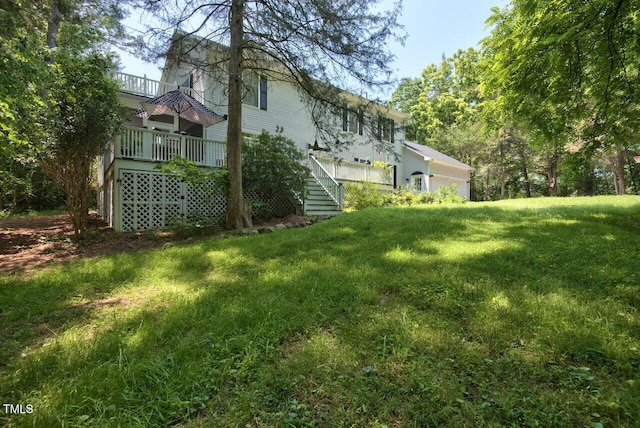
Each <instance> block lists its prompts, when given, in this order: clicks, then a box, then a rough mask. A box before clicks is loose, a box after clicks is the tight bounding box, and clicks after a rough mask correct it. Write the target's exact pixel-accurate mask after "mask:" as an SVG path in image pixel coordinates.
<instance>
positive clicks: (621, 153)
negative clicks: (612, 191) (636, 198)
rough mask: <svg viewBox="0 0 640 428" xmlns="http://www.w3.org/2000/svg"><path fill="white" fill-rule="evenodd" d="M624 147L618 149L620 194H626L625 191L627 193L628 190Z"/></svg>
mask: <svg viewBox="0 0 640 428" xmlns="http://www.w3.org/2000/svg"><path fill="white" fill-rule="evenodd" d="M624 152H625V150H624V147H621V148H620V150H618V156H617V162H616V166H617V167H618V168H617V169H618V174H617V175H618V195H624V194H625V193H627V191H626V186H625V183H624V163H625V162H624V158H625V156H624Z"/></svg>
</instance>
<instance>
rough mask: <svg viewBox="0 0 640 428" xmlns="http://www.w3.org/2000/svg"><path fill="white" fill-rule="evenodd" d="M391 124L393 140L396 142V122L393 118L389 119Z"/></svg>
mask: <svg viewBox="0 0 640 428" xmlns="http://www.w3.org/2000/svg"><path fill="white" fill-rule="evenodd" d="M389 126H391V142H392V143H395V142H396V122H395V121H394V120H393V119H390V120H389Z"/></svg>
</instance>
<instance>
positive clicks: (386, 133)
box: [378, 116, 396, 143]
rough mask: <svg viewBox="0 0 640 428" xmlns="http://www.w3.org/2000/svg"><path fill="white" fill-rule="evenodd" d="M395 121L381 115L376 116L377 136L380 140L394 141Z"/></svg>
mask: <svg viewBox="0 0 640 428" xmlns="http://www.w3.org/2000/svg"><path fill="white" fill-rule="evenodd" d="M395 132H396V129H395V122H394V121H393V119H388V118H386V117H383V116H378V138H379V139H380V140H382V141H386V142H390V143H393V142H395Z"/></svg>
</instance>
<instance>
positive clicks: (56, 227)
mask: <svg viewBox="0 0 640 428" xmlns="http://www.w3.org/2000/svg"><path fill="white" fill-rule="evenodd" d="M307 220H308V218H307V217H302V216H294V215H292V216H289V217H287V218H280V219H272V220H269V221H267V222H264V223H261V224H257V225H276V224H280V223H302V222H303V221H307ZM219 232H220V229H219V228H215V227H211V228H201V229H199V230H198V231H197V233H193V234H189V233H188V231H185V230H182V229H177V230H170V231H166V230H165V231H145V232H126V233H125V232H115V231H114V230H113V229H111V228H110V227H108V225H107V224H106V223H105V222H104V221H103V220H102V219H101V218H100V216H99V215H98V213H96V212H92V213H91V214H90V219H89V230H88V231H87V233H86V236H84V237H83V238H82V239H79V240H76V239H75V238H74V236H73V226H72V224H71V220H70V218H69V216H68V215H66V214H60V215H48V216H32V217H22V218H15V219H8V220H2V221H0V272H26V271H29V270H31V269H34V268H38V267H41V266H45V265H47V264H50V263H52V262H65V261H69V260H75V259H83V258H92V257H97V256H103V255H110V254H116V253H121V252H126V251H133V250H141V249H153V248H158V247H162V246H163V245H165V244H166V243H168V242H179V241H184V240H185V239H203V238H207V237H212V236H215V235H216V234H218V233H219Z"/></svg>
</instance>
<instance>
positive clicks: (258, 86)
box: [242, 71, 267, 110]
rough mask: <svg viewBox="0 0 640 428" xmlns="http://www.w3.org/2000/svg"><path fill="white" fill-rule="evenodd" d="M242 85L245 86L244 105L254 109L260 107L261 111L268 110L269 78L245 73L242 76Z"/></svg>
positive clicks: (253, 73)
mask: <svg viewBox="0 0 640 428" xmlns="http://www.w3.org/2000/svg"><path fill="white" fill-rule="evenodd" d="M242 83H243V84H244V91H245V93H244V97H243V98H242V103H243V104H246V105H250V106H254V107H259V108H260V110H266V109H267V78H266V77H264V76H260V75H258V74H257V73H256V72H254V71H248V72H245V73H244V75H243V76H242Z"/></svg>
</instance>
